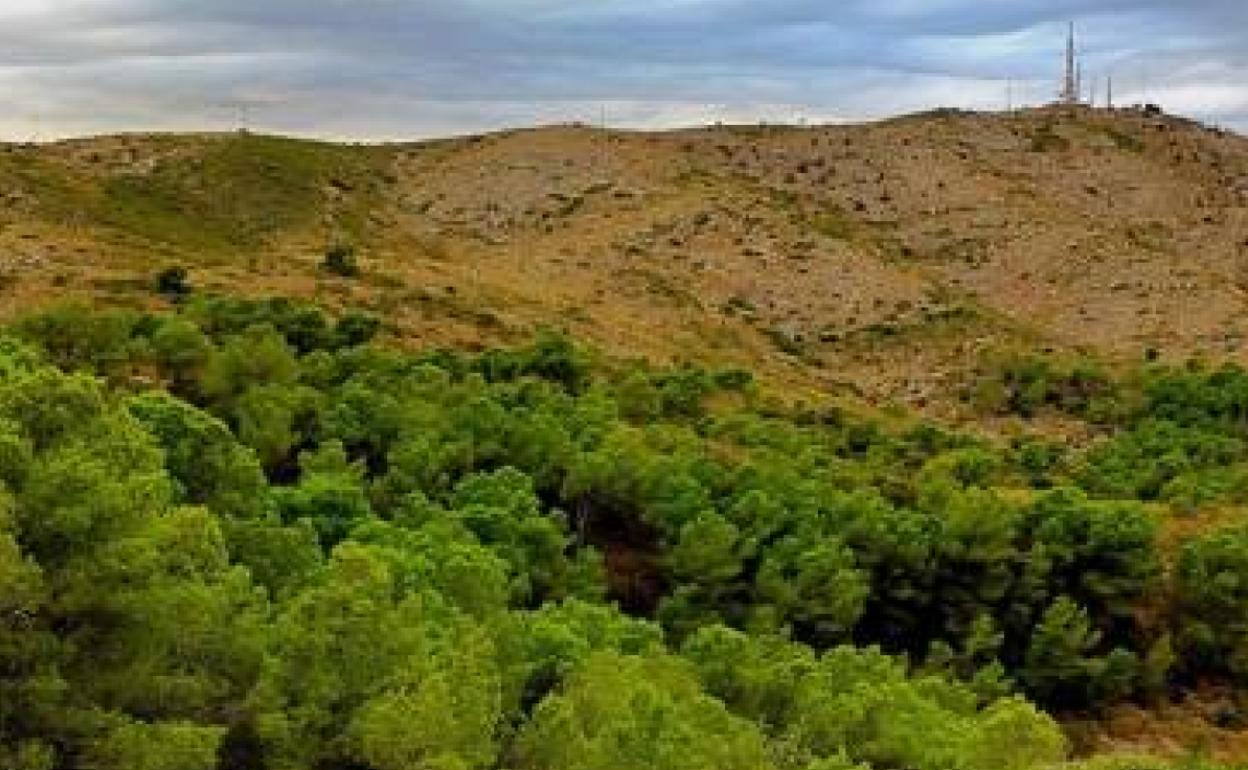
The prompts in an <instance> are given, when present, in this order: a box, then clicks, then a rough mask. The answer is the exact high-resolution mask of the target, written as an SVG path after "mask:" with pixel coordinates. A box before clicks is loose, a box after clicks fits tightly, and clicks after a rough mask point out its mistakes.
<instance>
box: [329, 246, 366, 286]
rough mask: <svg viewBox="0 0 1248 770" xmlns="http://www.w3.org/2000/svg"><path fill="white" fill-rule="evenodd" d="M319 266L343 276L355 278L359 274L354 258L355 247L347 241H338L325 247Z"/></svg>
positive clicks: (357, 264)
mask: <svg viewBox="0 0 1248 770" xmlns="http://www.w3.org/2000/svg"><path fill="white" fill-rule="evenodd" d="M321 267H322V268H324V269H325V270H326V271H327V272H330V273H332V274H334V275H337V276H341V277H343V278H355V277H356V276H358V275H359V274H360V266H359V263H358V262H356V258H355V247H354V246H352V245H350V244H347V243H338V244H335V245H333V246H330V247H329V248H328V249H326V251H325V258H324V260H322V262H321Z"/></svg>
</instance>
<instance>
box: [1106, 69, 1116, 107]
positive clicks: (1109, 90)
mask: <svg viewBox="0 0 1248 770" xmlns="http://www.w3.org/2000/svg"><path fill="white" fill-rule="evenodd" d="M1113 108H1114V76H1113V75H1110V76H1109V77H1108V78H1107V79H1106V80H1105V109H1107V110H1112V109H1113Z"/></svg>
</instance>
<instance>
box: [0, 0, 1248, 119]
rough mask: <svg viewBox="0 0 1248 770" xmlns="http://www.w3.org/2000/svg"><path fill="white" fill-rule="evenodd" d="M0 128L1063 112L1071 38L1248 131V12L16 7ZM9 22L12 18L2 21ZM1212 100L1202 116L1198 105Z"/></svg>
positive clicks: (910, 6)
mask: <svg viewBox="0 0 1248 770" xmlns="http://www.w3.org/2000/svg"><path fill="white" fill-rule="evenodd" d="M7 2H9V3H14V4H16V5H17V6H20V8H21V9H24V10H23V11H22V12H19V13H11V12H9V11H6V10H4V9H3V8H0V87H3V88H4V89H5V90H6V91H7V92H8V96H9V103H10V104H11V105H12V106H13V109H11V110H10V113H11V114H10V116H9V117H8V118H0V131H6V132H8V133H10V134H19V135H20V134H23V133H28V132H31V131H33V130H35V121H34V118H33V117H32V116H35V115H38V116H39V123H38V130H39V131H40V132H42V133H46V134H63V133H76V132H82V131H94V130H120V129H137V128H146V127H157V128H182V127H198V126H200V125H214V124H215V122H219V121H226V120H228V111H224V110H223V108H222V105H223V104H227V103H230V102H247V103H251V104H254V105H255V106H256V114H257V116H258V120H260V121H262V125H263V127H266V128H273V129H280V130H291V131H298V132H301V133H311V134H323V135H334V136H359V137H362V138H381V137H386V138H392V137H399V136H407V135H410V136H418V135H428V134H432V133H443V132H450V131H459V130H476V129H480V128H488V127H496V126H501V125H507V124H517V123H529V122H540V121H552V120H561V119H585V118H586V117H587V116H591V115H593V114H595V113H596V112H597V105H599V104H601V103H608V104H609V105H611V113H612V115H613V116H614V120H615V121H617V122H620V123H626V124H630V125H647V126H649V125H663V124H665V123H680V122H688V121H695V120H706V119H714V118H715V117H717V116H721V117H730V116H736V117H739V118H741V119H748V118H749V116H750V115H751V114H754V115H757V116H758V117H765V118H770V119H785V118H793V117H795V116H797V115H806V116H811V117H820V118H858V117H873V116H878V115H883V114H888V113H889V112H892V111H895V110H902V109H917V108H922V107H929V106H937V105H941V104H944V105H949V106H962V107H972V108H991V107H999V106H1001V105H1002V103H1003V101H1004V91H1005V87H1004V81H1005V79H1007V78H1009V79H1013V80H1015V81H1016V93H1017V94H1019V95H1020V96H1021V97H1023V98H1025V99H1029V100H1033V101H1041V100H1045V99H1047V98H1049V96H1050V94H1051V93H1052V91H1053V89H1054V83H1055V81H1056V76H1057V67H1058V55H1059V53H1060V50H1061V46H1062V27H1063V24H1064V23H1065V20H1066V19H1068V18H1077V19H1079V20H1080V22H1081V28H1082V31H1083V33H1084V41H1083V47H1084V49H1085V51H1086V54H1087V61H1088V66H1089V69H1090V70H1091V71H1093V72H1095V73H1102V74H1107V73H1110V72H1112V73H1114V75H1115V77H1116V78H1120V79H1121V82H1122V84H1123V86H1122V89H1121V91H1120V93H1122V94H1123V95H1124V97H1127V98H1131V97H1139V98H1143V97H1145V96H1156V98H1163V97H1166V96H1169V97H1171V98H1172V99H1174V100H1175V101H1176V102H1178V103H1179V104H1180V105H1181V106H1182V107H1183V108H1184V109H1187V110H1190V111H1192V112H1193V113H1195V114H1196V116H1197V117H1202V118H1206V119H1211V120H1217V121H1221V122H1224V123H1232V124H1234V125H1238V126H1240V127H1248V86H1246V85H1242V84H1244V83H1248V53H1245V49H1246V48H1248V46H1245V45H1244V42H1245V40H1244V36H1245V35H1246V34H1248V33H1246V32H1245V30H1248V3H1244V2H1243V0H1191V1H1189V2H1182V3H1181V2H1178V1H1177V0H1048V1H1047V2H1043V1H1041V0H1015V1H1006V0H999V1H997V2H993V3H983V2H972V1H971V0H845V1H844V2H828V0H627V1H625V0H592V2H591V1H590V0H213V1H212V2H203V0H7ZM6 14H9V15H8V16H7V17H6ZM1202 94H1204V95H1205V97H1206V98H1203V99H1202Z"/></svg>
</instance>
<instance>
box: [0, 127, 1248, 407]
mask: <svg viewBox="0 0 1248 770" xmlns="http://www.w3.org/2000/svg"><path fill="white" fill-rule="evenodd" d="M0 206H3V208H0V315H6V314H12V313H14V312H17V311H20V310H23V309H27V308H30V307H32V306H37V305H40V304H44V303H48V302H52V301H56V300H58V299H62V298H65V297H89V298H91V299H92V301H103V302H113V303H123V304H152V303H155V302H157V301H158V300H157V299H156V298H155V297H154V296H153V295H152V292H151V289H150V287H151V284H152V280H153V276H154V275H155V273H156V272H157V271H158V270H159V269H160V268H162V267H165V266H168V265H172V264H181V265H184V266H187V267H188V268H190V270H191V275H192V280H193V282H194V283H195V285H196V286H197V287H199V288H205V289H229V290H231V291H239V292H245V293H255V294H261V293H285V294H293V295H298V296H304V297H308V298H314V299H317V300H319V301H322V302H325V303H327V304H330V305H332V306H345V305H362V306H366V307H372V308H374V309H377V310H379V311H383V312H385V314H386V316H387V318H391V319H393V320H394V323H395V327H394V332H395V333H396V335H397V336H398V337H399V338H400V339H402V340H403V341H406V342H410V343H412V344H425V343H427V342H439V343H454V344H460V345H476V344H485V343H490V342H496V341H508V340H515V339H518V338H521V337H523V336H525V335H527V334H528V333H529V332H530V331H531V330H532V328H533V327H535V326H537V325H553V326H556V327H561V328H565V329H567V330H568V331H570V332H572V333H574V334H576V335H577V336H579V337H582V338H585V339H588V340H590V341H592V342H593V343H595V344H596V345H598V346H599V347H601V349H603V350H604V351H606V352H607V353H609V354H611V355H614V356H620V357H633V356H644V357H647V358H650V359H653V360H661V361H676V360H690V361H696V362H702V363H712V364H724V365H726V364H735V365H748V366H750V367H752V368H754V369H756V370H758V371H759V372H761V373H762V375H763V378H764V380H765V381H766V382H768V383H769V384H771V385H772V386H774V387H777V388H782V389H784V390H785V391H786V392H788V393H789V394H790V395H794V394H796V395H802V396H809V397H811V398H824V397H827V396H829V395H840V396H852V397H854V398H857V399H859V400H861V401H864V402H868V403H872V404H877V405H887V404H899V405H906V406H910V407H917V408H919V409H921V410H925V411H927V412H929V413H931V414H934V415H936V416H940V417H944V418H946V419H957V418H959V417H969V413H968V412H967V410H965V409H964V408H962V407H960V406H959V404H958V399H957V395H958V393H959V391H960V389H961V388H962V385H963V384H964V382H965V380H966V375H967V373H968V372H969V371H970V370H971V369H973V368H974V367H975V366H976V365H977V364H978V363H979V362H980V360H981V357H982V356H983V355H984V353H985V352H986V351H990V350H998V349H1001V348H1007V349H1009V348H1025V349H1035V348H1054V349H1087V350H1089V351H1092V352H1095V353H1097V354H1099V355H1101V356H1103V357H1105V358H1107V359H1108V360H1111V361H1112V360H1134V359H1138V358H1139V357H1141V356H1142V355H1143V354H1144V352H1145V351H1146V350H1149V349H1153V350H1155V351H1157V352H1159V353H1160V354H1161V355H1163V356H1165V357H1171V358H1181V357H1187V356H1189V355H1192V354H1199V355H1202V356H1206V357H1215V358H1232V359H1236V360H1241V361H1243V360H1248V346H1246V345H1245V335H1246V334H1248V318H1246V317H1245V315H1244V313H1243V309H1244V305H1245V294H1244V290H1245V287H1248V139H1245V138H1244V137H1242V136H1238V135H1235V134H1231V133H1226V132H1222V131H1218V130H1214V129H1210V128H1207V127H1203V126H1200V125H1198V124H1195V123H1192V122H1190V121H1186V120H1182V119H1178V118H1172V117H1168V116H1164V115H1157V114H1149V113H1146V112H1144V111H1137V110H1120V111H1113V112H1110V111H1105V110H1090V109H1086V108H1079V109H1064V108H1047V109H1041V110H1031V111H1026V112H1019V113H1012V114H992V115H989V114H967V113H955V112H936V113H929V114H923V115H916V116H909V117H905V118H899V119H895V120H890V121H886V122H881V123H874V124H868V125H847V126H823V127H814V128H795V127H766V126H761V127H759V126H755V127H740V126H738V127H731V126H724V127H712V128H705V129H698V130H687V131H675V132H666V133H633V132H620V131H611V132H604V131H599V130H593V129H589V128H585V127H579V126H562V127H551V128H542V129H533V130H522V131H511V132H504V133H499V134H493V135H487V136H477V137H466V138H458V139H450V140H441V141H435V142H425V143H417V144H399V145H386V146H371V147H366V146H347V145H328V144H317V143H310V142H300V141H295V140H288V139H279V138H274V137H262V136H251V135H246V134H234V135H198V136H146V135H134V136H118V137H103V138H95V139H84V140H75V141H70V142H62V143H57V144H51V145H41V146H29V145H24V146H18V145H11V146H7V147H3V148H0ZM335 241H348V242H350V243H352V244H353V245H355V246H356V247H357V250H358V252H359V254H360V259H361V263H362V265H363V267H364V273H363V275H362V276H361V277H360V278H358V279H354V280H351V279H342V278H335V277H332V276H329V275H327V274H326V273H325V272H324V271H323V270H322V269H321V267H320V260H321V255H322V254H323V253H324V251H325V248H326V246H327V245H328V244H330V243H333V242H335Z"/></svg>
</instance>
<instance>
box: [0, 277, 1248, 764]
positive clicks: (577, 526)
mask: <svg viewBox="0 0 1248 770" xmlns="http://www.w3.org/2000/svg"><path fill="white" fill-rule="evenodd" d="M384 336H385V327H384V319H379V318H377V317H374V316H372V315H369V314H367V313H363V312H347V313H343V314H329V313H327V312H324V311H322V310H320V309H318V308H316V307H313V306H310V305H306V304H301V303H298V302H294V301H290V300H283V299H274V300H244V299H237V298H231V297H214V296H199V295H193V296H189V297H185V298H181V299H180V300H179V301H178V302H177V303H175V307H174V308H173V309H172V310H170V311H168V312H159V313H155V312H153V313H148V312H140V311H132V310H117V309H113V310H98V309H92V308H88V307H85V306H75V305H67V306H63V307H58V308H55V309H52V310H47V311H45V312H43V313H41V314H38V315H34V316H30V317H27V318H24V319H22V320H20V321H18V322H15V323H13V324H12V325H11V326H9V327H8V328H7V329H5V330H4V331H3V332H2V333H0V768H5V769H6V770H60V769H62V768H66V769H68V768H74V769H78V768H82V769H84V770H253V769H255V770H261V769H263V770H415V769H419V768H427V769H428V770H487V769H490V768H498V769H500V770H851V769H855V768H861V769H862V770H872V769H874V770H1039V769H1041V768H1056V767H1064V768H1081V769H1085V770H1153V769H1154V768H1166V767H1183V768H1212V767H1213V765H1211V764H1207V763H1205V762H1203V761H1202V760H1201V758H1200V757H1198V756H1197V757H1193V758H1192V759H1190V760H1187V761H1185V762H1184V763H1182V764H1181V765H1169V764H1166V763H1165V762H1163V761H1161V760H1150V759H1146V758H1100V759H1087V760H1080V759H1078V758H1075V757H1074V756H1073V755H1072V746H1071V744H1070V742H1069V741H1068V739H1067V737H1066V736H1065V735H1064V733H1063V730H1062V729H1061V727H1060V725H1059V719H1060V718H1062V717H1064V716H1066V715H1071V714H1096V713H1098V712H1100V711H1102V710H1104V709H1107V708H1109V707H1112V706H1114V705H1115V704H1121V703H1126V702H1136V703H1143V704H1148V703H1156V702H1160V701H1163V700H1167V699H1174V698H1177V697H1180V696H1181V695H1182V693H1184V692H1186V691H1190V690H1191V689H1193V688H1197V687H1200V686H1202V685H1207V684H1209V683H1217V684H1218V685H1220V686H1225V687H1232V688H1233V687H1235V686H1237V685H1238V684H1241V683H1242V684H1248V521H1243V522H1239V521H1236V520H1234V519H1233V518H1230V519H1229V520H1226V521H1222V522H1221V523H1219V524H1218V525H1217V526H1210V527H1192V528H1190V529H1189V530H1185V532H1187V534H1185V535H1183V536H1182V537H1170V536H1167V534H1166V533H1167V532H1168V531H1169V530H1168V529H1167V522H1168V520H1169V519H1170V518H1172V517H1183V516H1188V515H1193V512H1195V511H1198V510H1206V509H1208V508H1210V507H1211V506H1213V507H1216V506H1219V505H1222V506H1225V507H1230V506H1233V505H1234V504H1235V503H1238V502H1242V501H1248V372H1245V371H1243V370H1240V369H1236V368H1215V367H1208V366H1201V365H1198V364H1192V365H1190V366H1167V365H1163V364H1160V363H1156V362H1148V363H1141V365H1140V366H1139V367H1138V368H1137V370H1136V371H1134V372H1133V373H1132V374H1130V375H1129V376H1110V375H1109V374H1106V373H1105V372H1104V371H1103V370H1102V369H1100V368H1098V367H1097V366H1096V365H1094V364H1091V363H1088V362H1082V361H1074V362H1062V361H1055V360H1050V359H1048V358H1016V359H1010V360H1007V361H1003V362H1000V364H999V365H997V366H994V367H990V368H985V369H984V370H983V371H982V372H981V373H980V381H979V382H978V383H977V385H976V386H975V387H973V388H969V389H968V392H967V394H966V398H967V400H968V402H971V403H974V404H975V405H976V408H979V409H982V410H984V411H985V412H989V413H995V414H1000V415H1012V416H1014V417H1016V418H1018V419H1019V420H1022V421H1026V420H1027V419H1029V418H1031V417H1032V416H1035V415H1037V414H1042V413H1045V414H1053V415H1058V416H1064V417H1069V418H1071V419H1079V420H1083V421H1085V422H1086V423H1087V424H1088V425H1089V426H1091V427H1092V429H1093V430H1094V431H1095V432H1096V433H1097V439H1096V440H1094V441H1091V442H1088V444H1087V446H1086V448H1070V447H1068V446H1066V445H1065V444H1063V443H1060V442H1055V441H1052V440H1045V439H1041V438H1036V437H1031V436H1030V435H1023V436H1020V437H1019V438H1016V439H1013V440H991V439H987V438H982V437H977V436H975V435H971V434H966V433H960V432H957V431H953V430H949V429H946V428H941V427H938V426H936V425H932V424H926V423H915V424H909V425H905V426H899V425H894V424H890V423H886V422H882V421H880V420H873V419H869V418H867V417H863V416H861V415H857V414H855V413H852V412H850V411H847V410H845V409H838V408H834V407H819V406H815V407H812V406H810V405H801V404H789V403H781V402H780V401H778V400H777V399H775V398H774V397H770V396H768V395H766V394H765V393H764V392H763V389H762V388H760V387H759V385H758V384H757V383H756V382H755V381H754V378H753V377H752V376H751V375H750V373H749V372H744V371H738V370H707V369H703V368H697V367H692V366H683V367H682V366H675V367H667V368H663V367H655V366H648V365H645V364H642V363H630V362H620V361H612V360H607V359H605V358H603V357H601V356H599V355H597V354H595V353H594V352H593V351H592V350H590V349H588V348H586V347H583V346H581V345H579V344H578V343H577V342H575V341H573V340H569V339H567V338H565V337H563V336H561V335H559V334H557V333H553V332H544V333H541V334H539V335H537V336H536V337H535V338H534V339H533V341H532V342H531V343H530V344H527V345H526V346H523V347H518V348H515V349H506V350H502V349H500V350H488V351H484V352H474V353H464V352H457V351H448V350H432V349H431V350H424V351H412V350H402V349H400V348H398V347H397V346H395V345H392V344H385V343H384V342H383V341H381V338H382V337H384ZM1245 692H1248V690H1246V691H1245ZM1245 708H1248V700H1246V701H1245ZM1226 718H1227V720H1230V721H1234V720H1239V719H1243V721H1244V722H1245V723H1246V724H1248V711H1245V713H1244V715H1243V716H1242V717H1241V715H1240V714H1239V713H1238V712H1235V713H1229V714H1227V715H1226Z"/></svg>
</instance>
